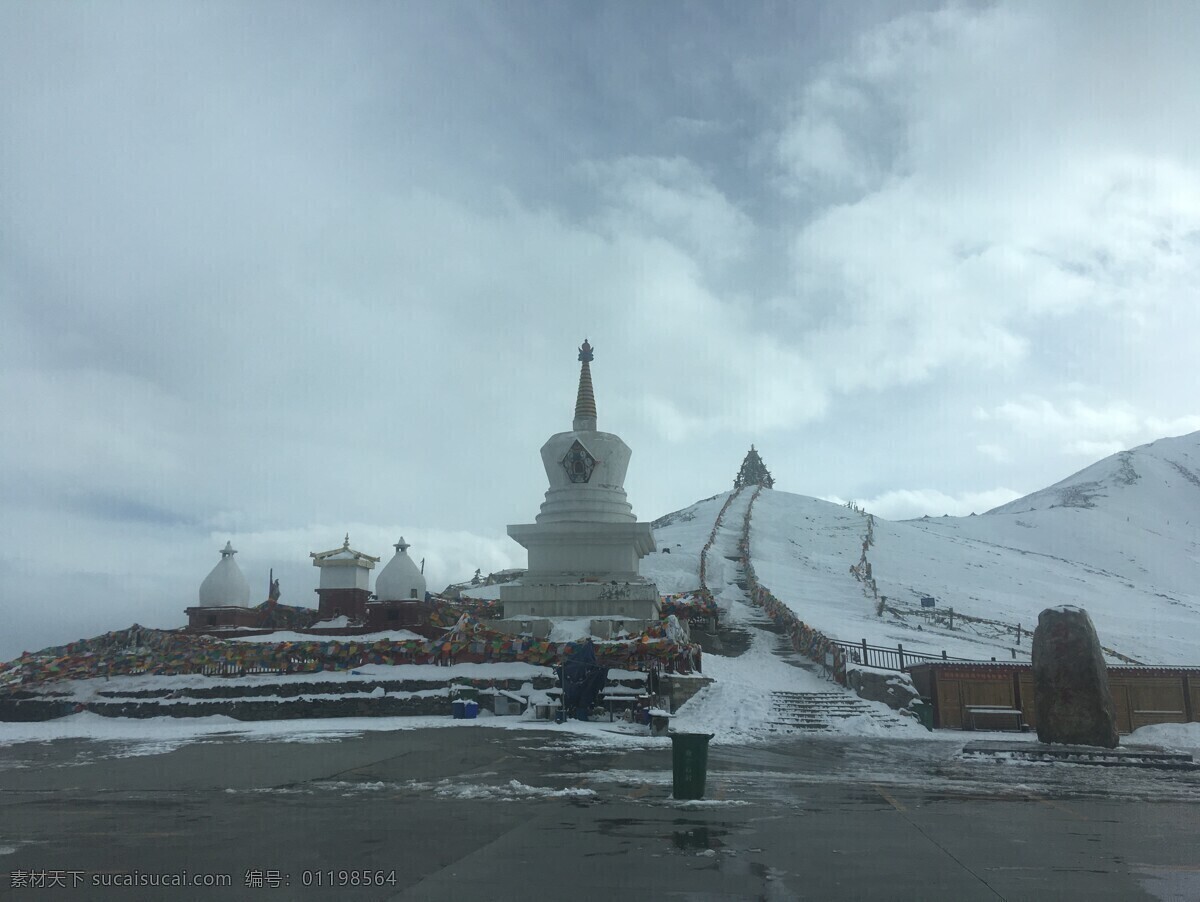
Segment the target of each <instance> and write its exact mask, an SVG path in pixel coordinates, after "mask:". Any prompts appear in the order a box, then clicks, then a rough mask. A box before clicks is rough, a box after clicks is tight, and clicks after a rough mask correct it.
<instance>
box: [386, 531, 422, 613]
mask: <svg viewBox="0 0 1200 902" xmlns="http://www.w3.org/2000/svg"><path fill="white" fill-rule="evenodd" d="M392 547H394V548H395V549H396V556H395V557H393V558H392V559H391V560H390V561H388V562H387V566H385V567H384V568H383V569H382V570H380V571H379V575H378V576H377V577H375V597H376V598H378V599H379V600H380V601H409V600H411V599H414V598H415V599H417V600H419V601H424V600H425V577H424V575H423V574H422V573H421V569H420V568H419V567H418V566H417V565H416V564H415V563H414V562H413V559H412V558H410V557H409V556H408V549H409V547H410V546H409V544H408V543H407V542H405V541H404V537H403V536H401V537H400V541H399V542H397V543H396V544H395V545H394V546H392Z"/></svg>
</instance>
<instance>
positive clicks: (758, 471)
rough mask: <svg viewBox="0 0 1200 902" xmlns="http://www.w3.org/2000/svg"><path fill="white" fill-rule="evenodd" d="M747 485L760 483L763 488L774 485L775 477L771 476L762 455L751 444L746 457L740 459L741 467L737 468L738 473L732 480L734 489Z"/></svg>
mask: <svg viewBox="0 0 1200 902" xmlns="http://www.w3.org/2000/svg"><path fill="white" fill-rule="evenodd" d="M748 485H761V486H762V487H763V488H764V489H769V488H773V487H774V486H775V479H774V477H772V476H771V471H770V470H768V469H767V465H766V464H764V463H763V460H762V456H761V455H759V453H758V451H756V450H755V448H754V446H753V445H751V446H750V450H749V451H747V452H746V457H745V458H744V459H743V460H742V468H741V469H740V470H738V474H737V476H735V477H734V480H733V487H734V488H735V489H740V488H744V487H745V486H748Z"/></svg>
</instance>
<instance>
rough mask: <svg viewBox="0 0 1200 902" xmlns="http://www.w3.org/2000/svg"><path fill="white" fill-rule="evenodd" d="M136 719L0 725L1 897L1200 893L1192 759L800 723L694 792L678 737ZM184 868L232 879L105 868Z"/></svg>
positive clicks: (712, 772) (731, 752) (741, 753)
mask: <svg viewBox="0 0 1200 902" xmlns="http://www.w3.org/2000/svg"><path fill="white" fill-rule="evenodd" d="M0 728H2V725H0ZM129 745H130V744H129V743H103V742H86V741H72V740H59V741H56V742H53V743H24V744H20V745H14V746H9V747H2V748H0V805H2V806H3V808H2V809H0V897H3V898H5V899H14V900H19V899H31V900H33V899H79V900H83V899H89V900H90V899H121V900H130V899H166V898H170V899H184V900H186V899H205V900H208V899H220V900H239V899H267V898H274V899H339V900H341V899H345V900H360V899H361V900H367V899H371V900H375V899H380V900H382V899H406V900H407V899H413V900H416V899H435V900H440V899H454V900H464V899H468V900H469V899H489V900H490V899H497V900H505V899H522V900H526V899H568V898H570V899H576V900H593V899H594V900H601V899H603V900H610V899H631V900H632V899H644V898H655V899H672V900H675V899H678V900H695V902H710V900H726V899H764V900H785V899H872V900H886V899H898V900H910V899H952V900H994V899H1010V900H1015V899H1088V900H1096V899H1114V900H1116V899H1120V900H1132V899H1189V900H1191V899H1200V853H1198V851H1197V849H1198V842H1197V840H1198V839H1200V804H1198V803H1200V775H1198V774H1197V773H1196V772H1172V771H1155V770H1135V769H1117V768H1097V767H1086V766H1081V765H1028V764H1026V765H1019V764H1001V763H994V762H973V761H964V760H961V759H960V758H959V757H958V755H957V752H958V751H959V749H960V747H961V746H960V744H956V743H955V742H951V741H946V740H944V739H939V740H934V741H916V742H913V741H906V742H902V743H891V742H887V741H885V740H874V739H819V738H811V737H803V738H795V739H791V740H786V741H782V742H779V743H777V744H773V745H758V746H749V747H747V746H714V747H713V748H712V749H711V752H710V759H709V778H708V792H707V794H706V800H705V801H703V802H700V803H678V802H674V801H672V800H671V799H670V798H669V796H670V792H671V770H670V769H671V760H670V758H671V753H670V743H669V741H667V740H657V741H652V740H644V741H642V742H641V746H642V747H636V743H634V744H631V746H630V747H627V748H623V749H613V748H612V747H610V746H608V745H606V744H604V743H596V742H593V741H589V740H588V739H586V738H577V737H573V736H569V735H566V734H564V733H561V732H555V731H552V730H547V731H528V732H514V731H504V730H493V729H484V728H477V729H439V730H408V731H402V732H391V733H368V734H363V735H361V736H354V737H349V738H344V739H340V740H337V741H324V742H311V743H305V742H282V741H277V740H275V741H271V740H259V741H247V740H242V739H234V738H224V739H222V738H216V737H209V738H206V739H204V740H202V741H198V742H194V743H192V744H188V745H183V746H182V747H179V748H176V749H174V750H171V751H165V752H163V751H161V749H159V750H154V749H142V750H141V751H143V752H151V751H158V752H160V753H157V754H141V755H139V756H136V757H114V756H117V755H122V754H128V753H129V752H130V751H131V749H130V748H129ZM133 751H137V749H136V748H134V749H133ZM185 871H186V879H187V881H188V882H189V883H190V884H194V883H195V881H196V880H197V879H199V880H201V881H208V880H211V879H218V880H223V879H225V878H226V877H228V881H229V885H228V886H221V887H214V888H201V887H198V886H195V885H187V886H182V887H170V888H162V887H148V886H136V885H135V886H128V885H125V886H117V887H108V886H106V884H110V883H113V882H126V883H128V882H131V881H133V882H136V881H149V880H151V879H158V880H161V879H162V878H163V875H167V877H168V878H171V879H174V878H178V879H183V878H182V876H181V875H182V874H183V873H184V872H185ZM26 875H32V876H26ZM27 881H34V882H40V883H41V884H43V885H41V886H35V887H25V886H21V885H14V883H15V884H21V883H22V882H27ZM46 883H52V884H57V885H50V886H46V885H45V884H46ZM63 883H65V884H66V886H63V885H62V884H63ZM72 883H74V884H78V885H76V886H74V887H72V885H71V884H72ZM260 883H261V884H262V885H257V884H260ZM355 883H357V884H359V885H355ZM364 883H369V884H371V885H362V884H364ZM272 884H275V885H272ZM330 884H334V885H333V886H331V885H330Z"/></svg>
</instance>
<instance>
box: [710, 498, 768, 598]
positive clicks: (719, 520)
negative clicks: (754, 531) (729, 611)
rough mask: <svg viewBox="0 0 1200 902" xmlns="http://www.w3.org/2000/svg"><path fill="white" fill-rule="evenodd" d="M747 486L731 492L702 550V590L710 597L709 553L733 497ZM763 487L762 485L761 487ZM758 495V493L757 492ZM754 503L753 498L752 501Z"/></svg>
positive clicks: (718, 513)
mask: <svg viewBox="0 0 1200 902" xmlns="http://www.w3.org/2000/svg"><path fill="white" fill-rule="evenodd" d="M744 488H745V486H739V487H738V488H736V489H734V490H733V491H732V492H730V493H729V497H728V498H726V499H725V503H724V504H722V505H721V509H720V511H718V512H717V518H716V519H715V520H714V521H713V528H712V531H711V532H710V533H709V534H708V541H707V542H705V543H704V548H702V549H701V551H700V592H701V594H702V595H703V596H705V597H706V598H708V599H711V598H712V592H711V591H710V590H709V588H708V578H707V569H708V565H707V561H708V553H709V552H710V551H712V547H713V545H714V544H715V543H716V541H717V532H718V530H720V528H721V522H722V521H723V520H724V519H725V513H726V511H728V510H729V505H731V504H732V503H733V499H735V498H737V497H738V496H739V495H741V494H742V489H744ZM759 488H761V486H760V487H759ZM755 494H756V495H757V493H755ZM750 503H751V504H752V505H753V503H754V502H753V500H751V502H750Z"/></svg>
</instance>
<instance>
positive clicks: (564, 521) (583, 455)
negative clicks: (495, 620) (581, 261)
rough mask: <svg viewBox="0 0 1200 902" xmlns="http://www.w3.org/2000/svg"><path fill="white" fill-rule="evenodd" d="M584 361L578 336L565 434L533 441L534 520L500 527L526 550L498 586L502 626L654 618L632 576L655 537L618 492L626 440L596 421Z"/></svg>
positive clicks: (643, 582)
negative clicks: (540, 489)
mask: <svg viewBox="0 0 1200 902" xmlns="http://www.w3.org/2000/svg"><path fill="white" fill-rule="evenodd" d="M593 360H594V352H593V349H592V346H591V345H590V344H589V343H588V342H586V341H585V342H584V343H583V346H582V347H581V348H580V349H579V363H580V371H579V389H578V392H577V393H576V399H575V418H574V420H573V422H572V424H571V431H569V432H559V433H557V434H556V435H552V436H551V437H550V438H549V439H548V440H547V441H546V443H545V444H544V445H543V446H542V452H541V453H542V465H543V467H545V470H546V477H547V479H548V480H549V483H550V487H549V488H548V489H547V490H546V498H545V501H543V502H542V507H541V512H540V513H539V514H538V515H537V518H536V522H535V523H529V524H519V525H512V526H509V527H508V534H509V536H511V537H512V538H513V539H514V540H515V541H516V542H518V543H519V544H520V545H522V546H524V548H525V549H526V550H527V551H528V552H529V569H528V570H527V571H526V573H525V574H524V576H522V577H521V580H520V584H519V585H505V586H502V587H501V589H500V600H501V601H502V602H503V604H504V616H505V620H507V621H510V623H511V622H512V621H514V620H517V621H524V622H529V621H531V620H538V619H546V618H585V617H586V618H591V619H593V620H603V621H609V623H617V622H620V623H624V625H625V628H626V629H629V630H631V631H632V630H633V629H635V628H636V627H640V626H641V625H643V624H644V623H646V622H648V621H656V620H657V619H658V613H659V600H658V587H657V586H655V584H654V583H653V582H651V581H650V580H648V579H644V578H643V577H642V576H641V575H640V574H639V573H638V565H639V562H640V560H641V559H642V558H643V557H644V556H645V555H646V554H647V553H648V552H651V551H654V549H655V545H654V535H653V532H652V531H651V528H650V524H649V523H639V522H637V517H636V516H635V515H634V513H633V509H632V507H631V506H630V504H629V501H628V500H627V499H626V496H625V487H624V483H625V472H626V470H627V468H628V467H629V458H630V450H629V446H628V445H626V444H625V443H624V442H623V441H621V439H620V437H619V436H616V435H613V434H612V433H610V432H600V431H598V430H597V428H596V398H595V394H594V392H593V390H592V374H591V363H592V361H593ZM545 629H546V626H545V624H542V630H543V631H544V630H545ZM533 632H535V633H537V632H539V631H538V630H536V629H535V630H533ZM593 634H594V635H600V636H601V637H602V638H603V637H604V636H605V635H606V632H605V629H604V627H603V625H602V624H593Z"/></svg>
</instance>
